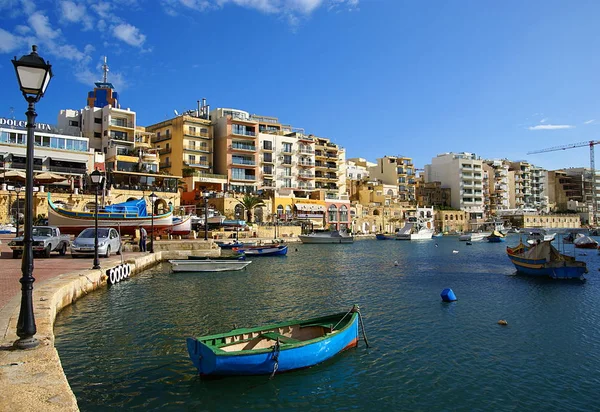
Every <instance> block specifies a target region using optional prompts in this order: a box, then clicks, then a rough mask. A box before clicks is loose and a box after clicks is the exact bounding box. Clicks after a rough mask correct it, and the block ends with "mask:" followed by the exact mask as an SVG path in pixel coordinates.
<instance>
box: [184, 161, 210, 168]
mask: <svg viewBox="0 0 600 412" xmlns="http://www.w3.org/2000/svg"><path fill="white" fill-rule="evenodd" d="M188 166H190V167H200V168H203V169H207V168H210V163H209V162H195V163H188Z"/></svg>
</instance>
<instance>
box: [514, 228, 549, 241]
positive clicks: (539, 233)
mask: <svg viewBox="0 0 600 412" xmlns="http://www.w3.org/2000/svg"><path fill="white" fill-rule="evenodd" d="M521 233H526V234H527V243H529V244H530V245H532V244H534V243H538V241H540V242H552V241H553V240H554V238H555V237H556V233H548V232H547V231H546V230H545V229H540V228H523V229H521Z"/></svg>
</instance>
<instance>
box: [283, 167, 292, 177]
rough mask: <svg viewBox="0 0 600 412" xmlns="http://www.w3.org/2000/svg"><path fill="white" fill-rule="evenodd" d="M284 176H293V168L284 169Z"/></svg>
mask: <svg viewBox="0 0 600 412" xmlns="http://www.w3.org/2000/svg"><path fill="white" fill-rule="evenodd" d="M283 175H284V176H291V175H292V168H291V167H284V168H283Z"/></svg>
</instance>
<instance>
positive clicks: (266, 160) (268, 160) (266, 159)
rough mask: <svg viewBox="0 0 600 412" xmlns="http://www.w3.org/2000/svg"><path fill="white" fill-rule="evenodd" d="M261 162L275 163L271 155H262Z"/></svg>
mask: <svg viewBox="0 0 600 412" xmlns="http://www.w3.org/2000/svg"><path fill="white" fill-rule="evenodd" d="M261 162H262V163H265V164H274V163H275V161H274V160H273V156H270V157H266V156H263V157H262V160H261Z"/></svg>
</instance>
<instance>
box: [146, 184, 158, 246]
mask: <svg viewBox="0 0 600 412" xmlns="http://www.w3.org/2000/svg"><path fill="white" fill-rule="evenodd" d="M148 198H149V199H150V203H152V218H151V219H152V220H151V222H152V225H151V229H150V235H151V236H152V237H151V238H150V253H154V202H156V199H158V196H156V195H155V194H154V192H152V193H151V194H150V196H148Z"/></svg>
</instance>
